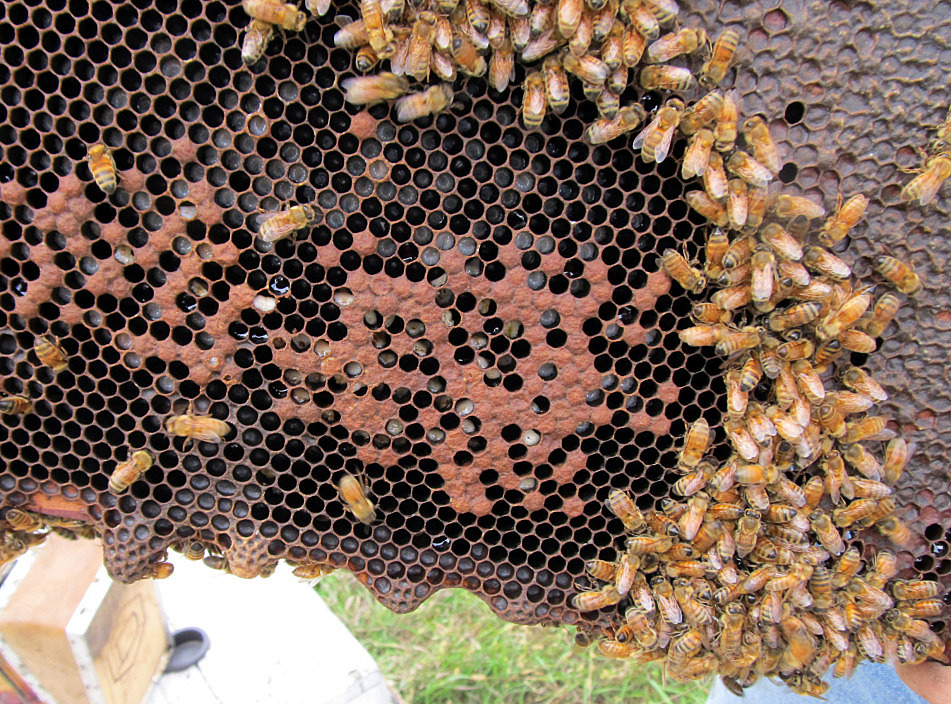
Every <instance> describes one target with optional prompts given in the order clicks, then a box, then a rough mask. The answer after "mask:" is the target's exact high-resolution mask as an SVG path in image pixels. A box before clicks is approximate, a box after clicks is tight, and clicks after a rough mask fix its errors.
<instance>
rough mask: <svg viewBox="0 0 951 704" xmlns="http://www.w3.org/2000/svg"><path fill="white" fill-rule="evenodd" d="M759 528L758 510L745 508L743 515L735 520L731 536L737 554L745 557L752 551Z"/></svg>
mask: <svg viewBox="0 0 951 704" xmlns="http://www.w3.org/2000/svg"><path fill="white" fill-rule="evenodd" d="M759 529H760V512H759V511H757V510H755V509H752V508H748V509H746V510H745V511H744V512H743V516H742V517H741V518H740V519H739V520H738V521H737V522H736V533H735V534H734V536H733V540H734V542H735V544H736V554H737V555H739V556H740V557H746V556H747V555H749V554H750V553H751V552H753V548H754V547H755V546H756V538H757V534H758V533H759Z"/></svg>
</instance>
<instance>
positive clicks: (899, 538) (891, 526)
mask: <svg viewBox="0 0 951 704" xmlns="http://www.w3.org/2000/svg"><path fill="white" fill-rule="evenodd" d="M875 528H876V529H877V530H878V532H879V533H881V534H882V535H884V536H885V537H886V538H888V539H889V540H891V541H892V542H893V543H895V545H900V546H902V547H905V546H907V545H910V544H911V542H912V541H913V540H914V534H912V532H911V530H910V529H909V528H908V526H906V525H905V524H904V523H903V522H902V521H900V520H898V519H897V518H895V517H894V516H886V517H885V518H883V519H882V520H880V521H879V522H878V523H877V524H876V526H875Z"/></svg>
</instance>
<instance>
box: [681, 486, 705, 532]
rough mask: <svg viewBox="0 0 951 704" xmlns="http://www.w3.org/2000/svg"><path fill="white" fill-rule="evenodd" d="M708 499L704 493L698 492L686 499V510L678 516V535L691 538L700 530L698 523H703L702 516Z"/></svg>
mask: <svg viewBox="0 0 951 704" xmlns="http://www.w3.org/2000/svg"><path fill="white" fill-rule="evenodd" d="M709 503H710V502H709V500H708V499H707V497H706V496H705V495H704V494H698V495H696V496H692V497H690V499H689V500H688V501H687V512H686V513H684V515H683V516H681V517H680V521H678V524H677V525H678V528H679V529H680V535H681V536H683V538H684V539H685V540H693V538H694V536H696V535H697V531H699V530H700V524H701V523H703V517H704V515H705V514H706V511H707V506H708V505H709Z"/></svg>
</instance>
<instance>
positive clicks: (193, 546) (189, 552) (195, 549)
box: [182, 540, 205, 560]
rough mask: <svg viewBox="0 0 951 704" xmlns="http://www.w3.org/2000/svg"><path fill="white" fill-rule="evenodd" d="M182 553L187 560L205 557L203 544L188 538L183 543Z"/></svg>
mask: <svg viewBox="0 0 951 704" xmlns="http://www.w3.org/2000/svg"><path fill="white" fill-rule="evenodd" d="M182 553H183V554H184V555H185V559H187V560H201V559H202V558H203V557H205V546H204V545H202V544H201V543H200V542H198V541H197V540H189V541H188V542H187V543H185V545H184V550H182Z"/></svg>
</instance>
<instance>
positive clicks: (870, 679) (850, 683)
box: [707, 662, 928, 704]
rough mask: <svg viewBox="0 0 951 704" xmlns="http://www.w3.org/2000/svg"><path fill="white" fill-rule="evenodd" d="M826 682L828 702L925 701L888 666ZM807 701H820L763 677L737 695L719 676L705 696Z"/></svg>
mask: <svg viewBox="0 0 951 704" xmlns="http://www.w3.org/2000/svg"><path fill="white" fill-rule="evenodd" d="M826 681H827V682H828V683H829V691H828V692H826V693H825V698H826V700H827V701H828V702H829V703H830V704H928V703H927V702H926V701H925V700H924V699H922V698H921V697H919V696H918V695H917V694H915V693H914V692H912V691H911V690H910V689H908V687H906V686H905V683H904V682H902V681H901V680H900V679H899V678H898V675H896V674H895V668H893V667H892V666H891V665H880V664H878V663H869V662H866V663H862V664H861V665H859V666H858V668H856V670H855V674H853V675H852V677H851V678H850V679H845V678H838V679H836V678H834V677H831V673H830V676H829V677H827V678H826ZM810 701H814V702H819V700H818V699H813V698H812V697H804V696H802V695H800V694H795V693H793V692H791V691H790V690H789V689H788V688H787V687H786V686H785V685H779V684H773V682H772V681H770V680H768V679H766V678H762V679H760V681H759V682H757V683H756V684H754V685H753V686H752V687H750V688H749V689H747V690H746V695H745V696H744V697H742V698H740V697H736V696H734V695H732V694H730V692H729V691H728V690H727V688H726V687H724V686H723V683H722V682H721V681H720V678H719V677H718V678H717V679H716V681H715V682H714V683H713V687H712V688H711V689H710V694H709V695H708V696H707V704H808V702H810Z"/></svg>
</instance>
